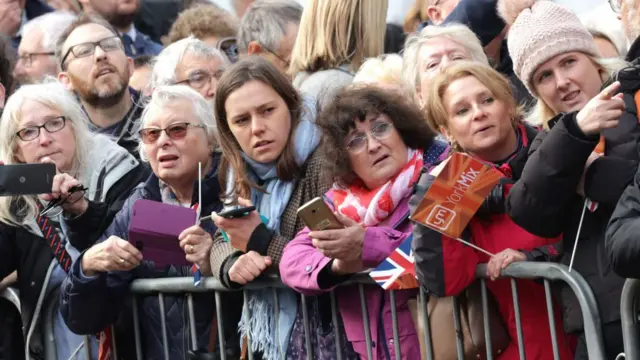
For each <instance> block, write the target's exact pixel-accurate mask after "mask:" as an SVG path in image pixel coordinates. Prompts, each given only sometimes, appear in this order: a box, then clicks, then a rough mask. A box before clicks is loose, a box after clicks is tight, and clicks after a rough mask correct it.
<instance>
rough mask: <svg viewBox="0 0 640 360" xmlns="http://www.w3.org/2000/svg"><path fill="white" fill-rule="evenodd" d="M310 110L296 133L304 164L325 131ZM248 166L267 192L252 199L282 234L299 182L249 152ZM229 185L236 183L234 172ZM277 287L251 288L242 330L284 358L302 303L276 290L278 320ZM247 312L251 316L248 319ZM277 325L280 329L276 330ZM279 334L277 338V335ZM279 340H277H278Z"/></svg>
mask: <svg viewBox="0 0 640 360" xmlns="http://www.w3.org/2000/svg"><path fill="white" fill-rule="evenodd" d="M305 107H306V108H307V110H308V111H306V112H305V113H304V114H305V115H304V117H303V118H302V119H301V121H300V123H299V124H298V127H297V128H296V130H295V134H294V139H293V141H294V148H295V158H296V163H297V164H298V166H302V165H303V164H304V163H305V162H306V161H307V159H308V158H309V156H310V155H311V154H312V153H313V151H314V150H315V149H316V147H317V146H318V144H319V143H320V138H321V132H320V130H319V129H318V128H317V126H316V125H315V123H314V121H315V106H313V105H311V106H310V104H309V102H308V101H305ZM242 158H243V159H244V161H245V163H246V165H247V170H248V171H247V173H248V176H249V179H250V180H251V181H253V182H254V183H258V182H261V183H262V184H263V188H264V190H265V191H266V192H261V191H257V190H255V189H252V190H251V201H252V202H253V204H254V205H255V206H256V209H257V211H258V213H260V215H261V217H262V218H263V222H265V223H266V225H267V228H268V229H269V230H270V231H271V232H272V233H273V234H274V235H279V234H280V219H281V218H282V214H283V213H284V210H285V208H286V207H287V205H288V204H289V200H290V199H291V195H292V194H293V191H294V190H295V187H296V183H295V181H283V180H280V179H279V178H278V174H277V171H276V165H275V163H269V164H264V163H259V162H257V161H255V160H253V159H251V158H250V157H249V156H247V155H246V154H244V153H243V154H242ZM228 181H229V182H228V185H231V184H233V174H230V177H229V179H228ZM273 291H274V289H262V290H251V291H247V296H248V297H249V309H244V311H243V313H242V319H241V321H240V324H239V330H240V333H241V334H242V335H243V336H246V335H247V330H248V329H251V349H250V351H253V352H257V351H260V352H262V353H263V357H264V358H265V359H280V358H282V356H280V354H278V350H280V351H281V353H282V354H286V351H287V344H288V341H289V335H290V334H291V330H292V329H293V325H294V322H295V318H296V314H297V310H298V302H297V297H296V293H295V292H294V291H293V290H291V289H275V292H276V294H277V296H278V308H279V311H278V314H279V316H278V319H276V318H275V314H276V312H275V302H274V298H273V295H274V293H273ZM247 315H250V316H249V318H247ZM276 325H277V329H276ZM276 335H277V338H276ZM276 341H277V342H276Z"/></svg>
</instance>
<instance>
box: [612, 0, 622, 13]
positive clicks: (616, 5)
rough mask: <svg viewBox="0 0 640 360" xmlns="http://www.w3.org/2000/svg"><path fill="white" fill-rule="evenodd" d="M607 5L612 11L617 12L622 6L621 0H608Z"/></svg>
mask: <svg viewBox="0 0 640 360" xmlns="http://www.w3.org/2000/svg"><path fill="white" fill-rule="evenodd" d="M609 5H610V6H611V10H613V12H614V13H616V14H619V13H620V10H621V8H622V0H609Z"/></svg>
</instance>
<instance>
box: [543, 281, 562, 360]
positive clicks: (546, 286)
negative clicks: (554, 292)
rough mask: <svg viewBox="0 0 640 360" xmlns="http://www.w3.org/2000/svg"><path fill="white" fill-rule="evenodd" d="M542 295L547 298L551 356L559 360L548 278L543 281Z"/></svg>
mask: <svg viewBox="0 0 640 360" xmlns="http://www.w3.org/2000/svg"><path fill="white" fill-rule="evenodd" d="M544 296H545V298H546V300H547V315H549V329H550V330H551V331H550V332H551V346H552V347H553V358H554V359H555V360H560V350H559V349H558V334H557V333H556V318H555V311H554V310H553V301H552V300H551V284H550V283H549V280H545V281H544Z"/></svg>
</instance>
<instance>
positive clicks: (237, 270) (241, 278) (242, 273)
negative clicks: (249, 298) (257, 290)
mask: <svg viewBox="0 0 640 360" xmlns="http://www.w3.org/2000/svg"><path fill="white" fill-rule="evenodd" d="M238 265H239V264H238V263H236V264H234V265H233V267H232V269H231V270H230V271H229V278H230V279H231V281H233V282H236V283H238V284H241V285H244V284H246V283H249V282H251V281H252V280H253V278H252V276H251V274H250V273H249V272H248V271H246V270H245V268H244V267H242V266H238Z"/></svg>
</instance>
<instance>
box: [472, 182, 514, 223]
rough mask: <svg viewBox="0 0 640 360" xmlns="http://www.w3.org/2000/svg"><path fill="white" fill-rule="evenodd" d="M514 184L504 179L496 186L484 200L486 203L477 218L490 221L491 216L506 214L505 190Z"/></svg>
mask: <svg viewBox="0 0 640 360" xmlns="http://www.w3.org/2000/svg"><path fill="white" fill-rule="evenodd" d="M510 184H513V180H511V179H509V178H502V179H500V182H499V183H498V184H496V186H494V187H493V189H491V192H489V195H488V196H487V197H486V198H485V199H484V202H483V203H482V205H480V207H479V208H478V211H477V212H476V216H478V217H479V218H480V219H485V220H487V219H489V218H490V217H491V215H499V214H505V213H506V212H507V208H506V206H505V200H506V199H507V197H506V196H505V190H506V188H507V185H510Z"/></svg>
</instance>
